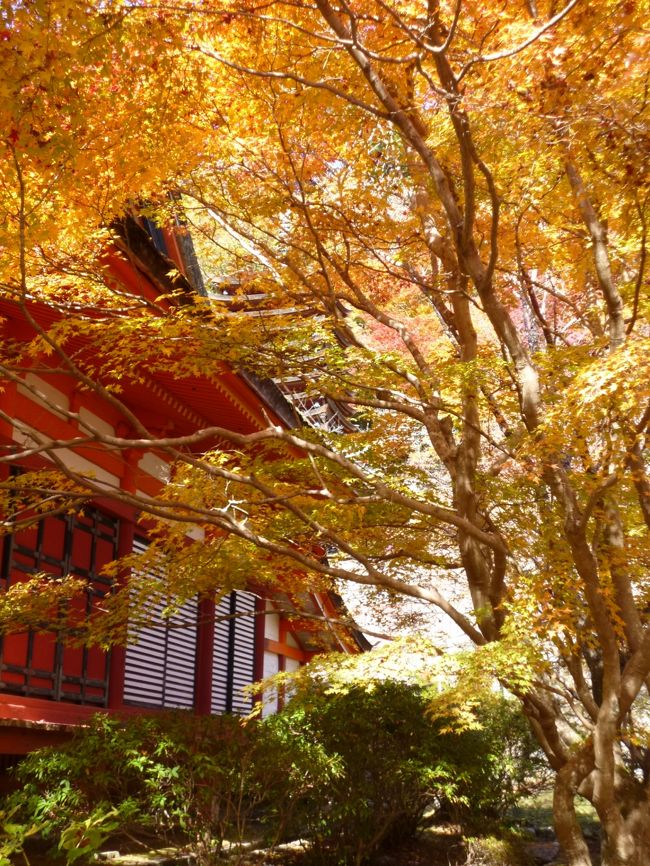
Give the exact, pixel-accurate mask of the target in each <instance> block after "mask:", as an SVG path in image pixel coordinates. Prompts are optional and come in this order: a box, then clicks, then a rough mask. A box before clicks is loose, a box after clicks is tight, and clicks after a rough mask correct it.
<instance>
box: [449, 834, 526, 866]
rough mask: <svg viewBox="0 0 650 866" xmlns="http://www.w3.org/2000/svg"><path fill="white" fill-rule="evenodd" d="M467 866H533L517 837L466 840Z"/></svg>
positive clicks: (489, 837) (483, 837)
mask: <svg viewBox="0 0 650 866" xmlns="http://www.w3.org/2000/svg"><path fill="white" fill-rule="evenodd" d="M465 846H466V848H467V861H466V866H533V861H532V860H531V858H530V857H529V856H528V855H527V853H526V850H525V847H524V844H523V842H522V841H521V840H520V839H517V838H516V837H511V838H508V837H504V838H497V837H496V836H481V837H478V838H471V837H470V838H466V839H465Z"/></svg>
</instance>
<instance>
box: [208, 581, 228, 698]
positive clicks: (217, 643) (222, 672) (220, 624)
mask: <svg viewBox="0 0 650 866" xmlns="http://www.w3.org/2000/svg"><path fill="white" fill-rule="evenodd" d="M230 598H231V596H230V595H226V596H224V597H223V598H222V599H221V601H220V602H219V604H218V605H216V608H215V615H216V617H217V621H216V622H215V625H214V648H213V650H212V712H213V713H225V712H226V709H227V707H228V656H229V646H230V631H231V627H230V624H231V622H232V620H230V619H222V620H219V617H223V616H228V615H229V614H230Z"/></svg>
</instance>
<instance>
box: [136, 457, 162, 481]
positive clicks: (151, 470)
mask: <svg viewBox="0 0 650 866" xmlns="http://www.w3.org/2000/svg"><path fill="white" fill-rule="evenodd" d="M138 467H139V468H140V469H141V470H142V471H143V472H146V473H147V475H151V476H152V477H153V478H157V479H158V481H162V482H163V484H166V483H167V482H168V481H169V464H168V463H167V462H166V461H165V460H163V459H162V457H158V455H157V454H152V453H151V451H146V452H145V453H144V454H143V455H142V457H141V458H140V460H139V461H138Z"/></svg>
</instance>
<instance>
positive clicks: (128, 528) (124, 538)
mask: <svg viewBox="0 0 650 866" xmlns="http://www.w3.org/2000/svg"><path fill="white" fill-rule="evenodd" d="M134 535H135V524H134V522H133V520H131V519H125V518H122V520H121V521H120V538H119V543H118V547H117V555H118V558H121V557H123V556H127V555H128V554H129V553H132V552H133V536H134ZM128 579H129V575H128V569H124V570H123V571H121V572H120V574H119V576H118V578H117V591H118V592H119V591H120V590H121V589H123V587H124V586H125V585H126V584H127V582H128ZM125 666H126V646H119V645H117V644H116V645H115V646H113V647H112V648H111V660H110V665H109V670H108V701H107V706H108V707H109V709H111V710H119V709H121V708H122V706H123V704H124V668H125Z"/></svg>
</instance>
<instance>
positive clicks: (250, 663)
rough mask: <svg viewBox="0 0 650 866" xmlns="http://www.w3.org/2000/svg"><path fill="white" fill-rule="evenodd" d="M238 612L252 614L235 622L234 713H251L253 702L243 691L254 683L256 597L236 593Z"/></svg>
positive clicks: (247, 593) (248, 593) (244, 593)
mask: <svg viewBox="0 0 650 866" xmlns="http://www.w3.org/2000/svg"><path fill="white" fill-rule="evenodd" d="M235 602H236V612H237V613H250V614H251V616H242V617H239V618H238V619H236V620H234V626H235V646H234V653H233V673H232V712H233V713H240V714H244V713H250V711H251V709H252V708H253V702H252V698H251V696H250V695H244V694H243V693H242V689H243V687H244V686H249V685H250V684H251V683H252V682H253V669H254V665H255V617H254V616H253V615H252V614H253V612H254V611H255V596H254V595H253V594H252V593H250V592H236V593H235Z"/></svg>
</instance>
